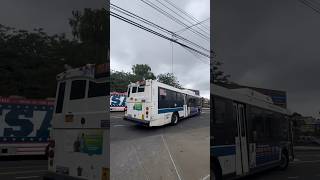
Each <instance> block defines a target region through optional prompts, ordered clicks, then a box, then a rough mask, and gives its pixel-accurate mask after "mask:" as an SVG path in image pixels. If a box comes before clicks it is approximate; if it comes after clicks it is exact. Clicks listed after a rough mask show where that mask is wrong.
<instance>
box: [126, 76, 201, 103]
mask: <svg viewBox="0 0 320 180" xmlns="http://www.w3.org/2000/svg"><path fill="white" fill-rule="evenodd" d="M148 84H150V85H151V84H154V85H156V86H158V87H163V88H166V89H169V90H173V91H177V92H181V93H184V94H187V95H190V96H195V97H199V98H201V96H199V95H197V94H196V93H195V92H194V91H191V90H188V89H179V88H175V87H173V86H170V85H167V84H164V83H161V82H159V81H157V80H152V79H148V80H144V81H138V82H136V83H130V84H129V85H128V87H131V86H137V85H148Z"/></svg>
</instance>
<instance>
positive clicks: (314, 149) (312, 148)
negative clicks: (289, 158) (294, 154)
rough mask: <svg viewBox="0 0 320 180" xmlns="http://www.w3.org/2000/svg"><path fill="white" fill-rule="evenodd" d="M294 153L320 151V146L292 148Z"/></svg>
mask: <svg viewBox="0 0 320 180" xmlns="http://www.w3.org/2000/svg"><path fill="white" fill-rule="evenodd" d="M293 149H294V150H295V151H320V146H294V147H293Z"/></svg>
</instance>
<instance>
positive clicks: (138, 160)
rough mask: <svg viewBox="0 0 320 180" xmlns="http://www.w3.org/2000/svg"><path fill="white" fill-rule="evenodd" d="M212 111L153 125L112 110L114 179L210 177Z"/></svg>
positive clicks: (160, 179)
mask: <svg viewBox="0 0 320 180" xmlns="http://www.w3.org/2000/svg"><path fill="white" fill-rule="evenodd" d="M209 113H210V112H209V111H208V110H204V111H203V113H202V114H201V115H200V116H195V117H192V118H188V119H184V120H181V121H180V122H179V123H178V124H177V125H176V126H170V125H167V126H163V127H152V128H147V127H142V126H138V125H136V124H135V123H131V122H127V121H124V120H123V119H122V118H123V113H111V114H110V117H111V118H110V123H111V131H110V132H111V155H110V158H111V169H110V173H111V179H112V180H127V179H132V180H144V179H146V180H162V179H163V180H182V179H183V180H199V179H210V176H209V172H210V169H209V165H210V161H209V157H210V156H209V143H210V139H209V138H210V134H209V133H210V119H209V118H210V114H209Z"/></svg>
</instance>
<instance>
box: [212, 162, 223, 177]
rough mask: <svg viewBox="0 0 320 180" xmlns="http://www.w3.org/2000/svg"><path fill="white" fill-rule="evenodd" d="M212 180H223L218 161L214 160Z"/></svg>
mask: <svg viewBox="0 0 320 180" xmlns="http://www.w3.org/2000/svg"><path fill="white" fill-rule="evenodd" d="M210 176H211V178H210V179H211V180H222V170H221V167H220V165H219V163H218V160H216V159H213V160H212V163H211V166H210Z"/></svg>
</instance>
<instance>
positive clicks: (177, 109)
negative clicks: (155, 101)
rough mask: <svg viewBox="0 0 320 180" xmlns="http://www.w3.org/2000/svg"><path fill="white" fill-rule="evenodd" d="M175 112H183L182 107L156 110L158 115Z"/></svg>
mask: <svg viewBox="0 0 320 180" xmlns="http://www.w3.org/2000/svg"><path fill="white" fill-rule="evenodd" d="M175 111H183V107H176V108H162V109H159V110H158V114H162V113H168V112H175Z"/></svg>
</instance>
